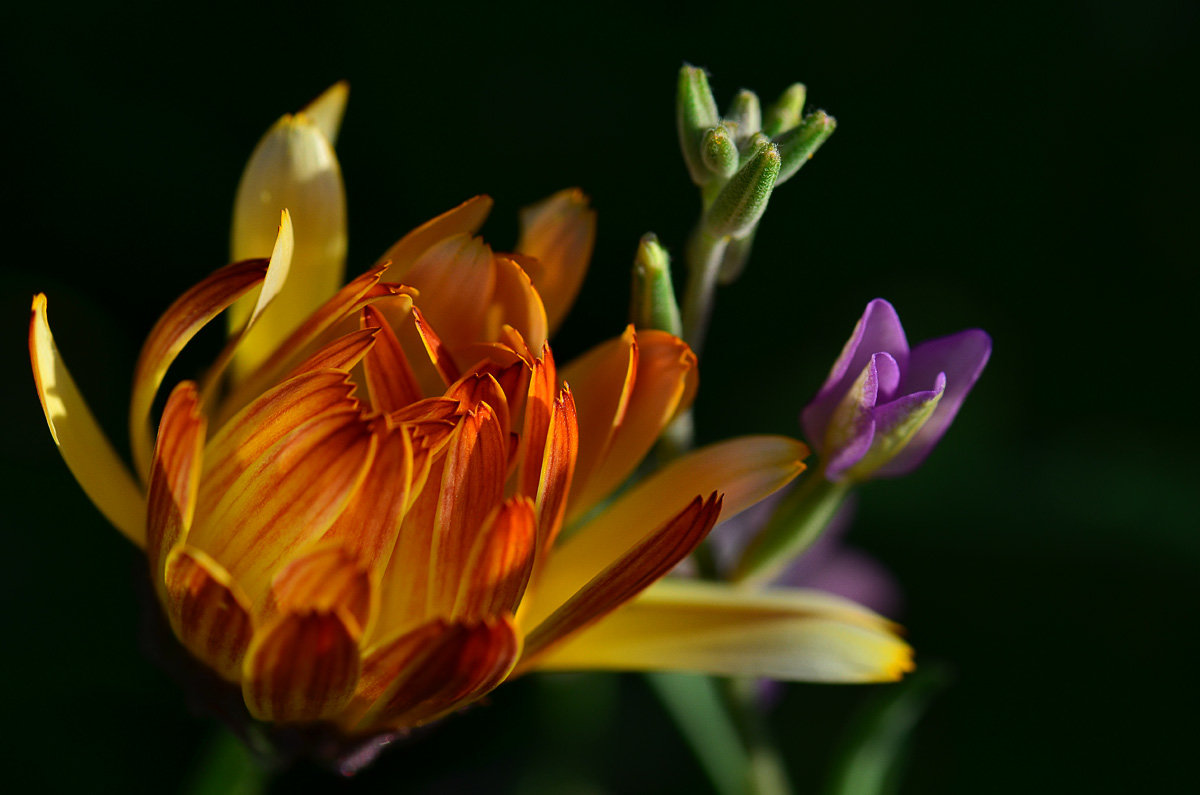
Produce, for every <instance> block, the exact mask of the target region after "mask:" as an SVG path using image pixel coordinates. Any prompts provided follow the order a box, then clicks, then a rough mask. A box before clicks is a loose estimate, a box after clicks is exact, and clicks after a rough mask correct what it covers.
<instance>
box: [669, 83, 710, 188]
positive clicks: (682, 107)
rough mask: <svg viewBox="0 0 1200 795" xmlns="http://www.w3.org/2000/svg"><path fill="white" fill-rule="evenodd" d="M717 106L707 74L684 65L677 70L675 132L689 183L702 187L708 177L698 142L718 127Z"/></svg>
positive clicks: (708, 173)
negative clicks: (685, 164)
mask: <svg viewBox="0 0 1200 795" xmlns="http://www.w3.org/2000/svg"><path fill="white" fill-rule="evenodd" d="M720 122H721V119H720V116H718V115H717V103H716V100H714V99H713V95H712V89H711V88H709V86H708V75H707V74H706V73H705V71H704V70H703V69H700V68H698V67H695V66H692V65H690V64H684V65H683V68H681V69H680V70H679V87H678V91H677V93H676V97H675V124H676V128H677V129H678V131H679V148H680V149H681V150H682V152H683V160H684V162H685V163H687V168H688V173H689V174H691V177H692V182H695V183H696V184H697V185H703V184H704V183H705V182H707V181H708V180H709V179H711V178H712V174H711V173H710V172H709V171H708V169H706V168H705V167H704V161H703V159H702V157H701V149H700V147H701V143H702V141H703V140H704V134H705V133H706V132H708V131H709V130H710V129H712V128H713V127H716V126H717V125H718V124H720Z"/></svg>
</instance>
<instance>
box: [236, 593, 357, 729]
mask: <svg viewBox="0 0 1200 795" xmlns="http://www.w3.org/2000/svg"><path fill="white" fill-rule="evenodd" d="M351 622H353V619H352V618H349V617H347V616H346V615H345V613H344V612H343V611H340V610H337V611H331V612H327V611H320V610H314V611H310V612H298V613H288V614H286V615H284V616H283V617H282V618H281V619H280V620H279V621H278V622H276V623H275V624H274V625H271V626H268V627H264V628H263V629H262V630H260V631H259V632H258V633H257V634H256V635H255V636H254V641H253V643H252V644H251V646H250V649H249V650H248V651H247V652H246V660H245V662H244V663H243V666H242V696H243V698H244V699H245V701H246V707H247V708H248V709H249V710H250V714H251V715H253V716H254V717H256V718H258V719H259V720H268V721H273V722H275V723H294V722H306V723H307V722H312V721H318V720H325V719H328V718H332V717H334V716H335V715H337V713H339V712H341V710H342V708H343V707H345V706H346V705H347V704H348V703H350V699H351V698H352V697H353V695H354V688H355V685H357V684H358V674H359V664H360V662H359V654H358V643H357V640H356V638H355V637H354V634H353V632H352V631H351V630H350V629H349V628H348V624H349V623H351Z"/></svg>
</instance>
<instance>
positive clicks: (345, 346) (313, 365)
mask: <svg viewBox="0 0 1200 795" xmlns="http://www.w3.org/2000/svg"><path fill="white" fill-rule="evenodd" d="M378 334H379V329H375V328H365V329H359V330H358V331H352V332H350V333H349V334H343V335H342V336H340V337H338V338H337V339H335V340H334V341H333V342H331V343H329V344H328V345H325V346H324V347H322V348H321V349H320V350H318V351H317V352H316V353H314V354H313V355H312V356H310V357H308V358H307V359H305V360H304V361H303V362H301V363H300V364H299V365H298V366H297V367H296V369H295V370H293V371H292V372H291V373H289V374H288V378H295V377H296V376H298V375H303V374H304V373H311V372H313V371H315V370H342V371H343V372H347V373H348V372H350V371H351V370H352V369H354V366H355V365H356V364H358V363H359V362H360V361H361V360H362V358H363V357H364V356H366V355H367V352H368V351H370V350H371V349H372V347H373V346H374V345H375V340H376V337H377V335H378ZM284 380H287V379H284Z"/></svg>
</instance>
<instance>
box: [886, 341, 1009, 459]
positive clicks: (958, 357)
mask: <svg viewBox="0 0 1200 795" xmlns="http://www.w3.org/2000/svg"><path fill="white" fill-rule="evenodd" d="M991 354H992V339H991V337H989V336H988V335H987V333H985V332H984V331H981V330H980V329H968V330H966V331H960V332H958V333H957V334H951V335H950V336H948V337H939V338H938V339H934V340H929V341H928V342H922V343H921V344H920V345H918V346H917V347H916V348H914V349H913V351H912V356H911V358H910V359H909V366H908V370H907V371H905V372H904V373H903V378H902V379H901V380H902V383H901V385H900V391H901V392H912V391H918V390H927V389H930V388H932V387H934V386H935V385H936V383H937V380H938V377H939V375H940V374H944V375H945V383H946V391H945V392H944V393H943V394H942V400H941V402H940V403H938V407H937V409H935V410H934V412H933V416H931V417H930V418H929V420H928V421H926V423H925V425H924V426H923V427H922V428H921V430H919V431H917V434H916V436H914V437H913V439H912V441H910V442H909V443H908V445H907V446H905V448H904V449H903V450H901V451H900V452H899V453H898V454H897V455H896V457H895V458H893V459H892V460H891V461H889V462H888V463H887V464H884V465H883V466H882V467H880V468H879V470H878V471H877V472H876V473H875V474H876V477H896V476H898V475H904V474H907V473H909V472H911V471H912V470H914V469H916V468H917V466H918V465H919V464H920V463H921V462H922V461H924V460H925V456H927V455H929V453H930V451H932V450H933V448H934V446H935V445H936V444H937V443H938V440H940V439H941V438H942V434H944V433H945V432H946V429H947V428H949V427H950V423H951V422H952V421H953V420H954V415H956V414H958V409H959V407H960V406H961V405H962V402H963V399H964V398H965V397H966V396H967V393H968V392H970V391H971V387H973V386H974V385H975V382H976V381H977V380H978V379H979V374H980V373H982V372H983V367H984V365H986V364H987V360H988V357H989V356H991Z"/></svg>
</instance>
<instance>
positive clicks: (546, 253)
mask: <svg viewBox="0 0 1200 795" xmlns="http://www.w3.org/2000/svg"><path fill="white" fill-rule="evenodd" d="M595 242H596V213H595V212H593V211H592V210H590V209H589V208H588V201H587V197H586V196H584V195H583V192H582V191H580V190H579V189H578V188H568V189H567V190H562V191H559V192H558V193H556V194H554V195H553V196H550V197H549V198H547V199H543V200H542V201H540V202H538V203H537V204H534V205H532V206H531V207H526V208H525V209H524V210H522V211H521V239H520V242H519V243H518V244H517V251H519V252H521V253H522V254H528V255H529V256H531V257H534V258H535V259H536V260H537V262H536V263H530V264H529V266H528V267H529V271H530V273H529V276H530V278H532V279H533V286H534V287H536V288H537V290H538V292H539V293H540V294H541V296H542V301H543V302H544V303H545V305H546V317H547V320H548V323H549V331H550V333H551V334H553V333H554V331H555V330H556V329H557V328H558V327H559V325H560V324H561V323H562V321H563V318H565V317H566V316H567V312H568V310H570V308H571V304H572V303H574V302H575V296H576V295H578V294H579V288H580V286H581V285H582V284H583V277H584V275H585V274H586V273H587V266H588V261H589V260H590V259H591V258H592V246H593V245H594V244H595Z"/></svg>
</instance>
